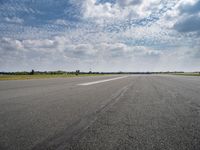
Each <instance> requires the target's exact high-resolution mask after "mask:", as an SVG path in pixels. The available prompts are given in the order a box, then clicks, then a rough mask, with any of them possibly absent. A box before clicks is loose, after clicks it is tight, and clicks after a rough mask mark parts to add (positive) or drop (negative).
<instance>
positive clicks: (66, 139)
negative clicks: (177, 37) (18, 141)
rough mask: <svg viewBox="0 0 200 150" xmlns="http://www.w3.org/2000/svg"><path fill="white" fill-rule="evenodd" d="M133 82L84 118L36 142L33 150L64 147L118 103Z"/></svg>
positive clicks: (49, 149)
mask: <svg viewBox="0 0 200 150" xmlns="http://www.w3.org/2000/svg"><path fill="white" fill-rule="evenodd" d="M130 85H131V84H129V85H127V86H125V87H123V88H122V89H120V90H119V91H118V92H117V93H115V94H114V95H113V96H112V97H111V98H110V99H109V100H108V101H106V102H104V103H102V104H101V106H100V108H99V109H98V110H96V111H95V112H93V113H92V114H89V115H87V116H85V117H84V118H82V119H80V120H78V121H76V122H74V123H73V124H71V125H70V126H69V127H68V128H66V129H65V130H64V131H62V132H59V133H57V134H56V135H55V136H53V137H49V138H48V139H45V140H44V141H42V142H40V143H38V144H36V145H35V146H34V147H32V148H31V149H32V150H44V149H48V150H54V149H63V148H62V146H66V145H67V144H69V143H70V141H71V140H72V137H77V136H79V135H81V134H83V133H84V131H85V130H86V129H88V128H89V127H90V126H91V125H92V124H93V123H94V122H95V121H96V120H97V118H98V116H99V115H100V114H102V113H104V112H106V111H107V110H108V109H109V108H110V107H112V106H113V105H114V104H115V103H117V102H118V101H119V100H120V98H121V97H122V96H123V95H124V94H125V93H126V91H127V90H128V89H129V87H130Z"/></svg>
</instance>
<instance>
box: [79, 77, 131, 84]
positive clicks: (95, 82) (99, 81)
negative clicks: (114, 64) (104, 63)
mask: <svg viewBox="0 0 200 150" xmlns="http://www.w3.org/2000/svg"><path fill="white" fill-rule="evenodd" d="M127 77H128V76H123V77H117V78H111V79H104V80H98V81H92V82H86V83H80V84H78V85H82V86H86V85H93V84H98V83H103V82H108V81H113V80H118V79H123V78H127Z"/></svg>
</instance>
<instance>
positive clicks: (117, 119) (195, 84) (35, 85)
mask: <svg viewBox="0 0 200 150" xmlns="http://www.w3.org/2000/svg"><path fill="white" fill-rule="evenodd" d="M54 149H55V150H57V149H58V150H68V149H71V150H81V149H83V150H129V149H130V150H134V149H135V150H160V149H162V150H163V149H166V150H199V149H200V78H199V77H186V76H170V75H129V76H125V75H124V76H123V75H121V76H99V77H78V78H66V79H41V80H23V81H0V150H54Z"/></svg>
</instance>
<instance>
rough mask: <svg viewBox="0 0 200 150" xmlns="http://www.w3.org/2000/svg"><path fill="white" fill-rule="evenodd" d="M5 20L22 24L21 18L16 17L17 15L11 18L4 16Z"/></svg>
mask: <svg viewBox="0 0 200 150" xmlns="http://www.w3.org/2000/svg"><path fill="white" fill-rule="evenodd" d="M5 21H6V22H9V23H17V24H22V23H23V22H24V20H23V19H21V18H18V17H12V18H8V17H6V18H5Z"/></svg>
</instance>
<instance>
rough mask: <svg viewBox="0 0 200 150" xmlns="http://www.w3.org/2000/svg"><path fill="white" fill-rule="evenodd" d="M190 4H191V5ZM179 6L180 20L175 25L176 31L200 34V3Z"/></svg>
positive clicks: (194, 2)
mask: <svg viewBox="0 0 200 150" xmlns="http://www.w3.org/2000/svg"><path fill="white" fill-rule="evenodd" d="M189 2H190V3H189ZM189 2H188V3H186V2H185V3H182V4H181V5H180V6H179V12H180V13H179V14H180V16H179V19H178V21H177V22H176V23H175V24H174V29H175V30H177V31H178V32H182V33H187V32H196V33H198V34H199V33H200V1H199V0H198V1H194V0H193V1H189Z"/></svg>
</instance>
